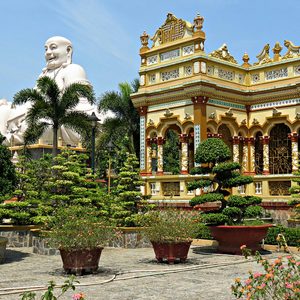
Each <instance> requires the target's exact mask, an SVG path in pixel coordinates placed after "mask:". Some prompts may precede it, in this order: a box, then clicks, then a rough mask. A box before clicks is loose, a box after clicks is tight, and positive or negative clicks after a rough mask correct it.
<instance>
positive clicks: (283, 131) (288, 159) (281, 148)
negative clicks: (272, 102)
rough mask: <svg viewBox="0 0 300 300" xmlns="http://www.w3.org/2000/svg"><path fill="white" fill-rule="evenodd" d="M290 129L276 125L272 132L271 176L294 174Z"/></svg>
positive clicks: (270, 150)
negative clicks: (289, 136)
mask: <svg viewBox="0 0 300 300" xmlns="http://www.w3.org/2000/svg"><path fill="white" fill-rule="evenodd" d="M290 132H291V131H290V129H289V127H288V126H286V125H285V124H283V123H282V124H277V125H275V126H274V127H273V128H272V130H271V132H270V143H269V168H270V173H271V174H290V173H292V147H291V140H290V139H289V138H288V134H289V133H290Z"/></svg>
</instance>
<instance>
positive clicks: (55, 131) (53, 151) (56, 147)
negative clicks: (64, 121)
mask: <svg viewBox="0 0 300 300" xmlns="http://www.w3.org/2000/svg"><path fill="white" fill-rule="evenodd" d="M57 132H58V126H54V125H53V148H52V156H53V157H56V156H57V152H58V142H57Z"/></svg>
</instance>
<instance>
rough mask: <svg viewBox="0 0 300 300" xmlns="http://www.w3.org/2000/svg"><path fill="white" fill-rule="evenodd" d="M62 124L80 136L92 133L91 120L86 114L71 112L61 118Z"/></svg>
mask: <svg viewBox="0 0 300 300" xmlns="http://www.w3.org/2000/svg"><path fill="white" fill-rule="evenodd" d="M60 124H61V125H64V126H66V127H68V128H70V129H73V130H74V131H76V132H77V133H79V134H83V133H86V132H90V131H91V130H92V124H91V122H90V120H89V116H88V115H87V114H86V113H84V112H79V111H70V112H68V113H66V115H65V116H64V117H62V118H61V120H60Z"/></svg>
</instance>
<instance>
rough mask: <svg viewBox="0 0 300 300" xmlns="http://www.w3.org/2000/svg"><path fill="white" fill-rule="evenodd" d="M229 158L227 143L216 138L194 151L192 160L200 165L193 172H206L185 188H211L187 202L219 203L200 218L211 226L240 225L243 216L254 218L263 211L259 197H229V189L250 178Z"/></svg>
mask: <svg viewBox="0 0 300 300" xmlns="http://www.w3.org/2000/svg"><path fill="white" fill-rule="evenodd" d="M230 158H231V153H230V150H229V148H228V146H227V145H226V144H225V143H224V142H223V141H222V140H221V139H218V138H209V139H207V140H205V141H203V142H202V143H201V144H200V145H199V146H198V148H197V150H196V155H195V160H196V162H197V163H199V164H201V167H198V168H195V169H194V171H193V173H194V174H202V175H207V174H209V175H207V176H204V179H200V180H197V181H194V182H191V183H190V184H189V186H188V190H195V189H197V188H205V187H206V188H207V187H210V188H211V189H212V191H211V192H209V193H204V194H202V195H200V196H196V197H194V198H192V199H191V201H190V205H191V206H196V205H198V204H202V203H207V202H219V203H220V207H219V209H218V210H217V211H212V212H208V213H206V214H203V216H202V218H203V221H204V222H205V223H207V224H210V225H221V224H225V223H227V224H228V225H231V224H241V223H242V221H243V219H244V217H249V218H254V217H257V216H262V214H263V208H262V207H261V206H258V204H260V203H261V200H262V199H261V198H260V197H255V196H245V197H242V196H239V195H231V196H229V195H230V193H229V192H228V189H230V188H232V187H238V186H241V185H246V184H249V183H251V182H252V181H253V180H252V177H250V176H245V175H241V174H240V172H239V170H240V168H241V166H240V164H239V163H237V162H231V161H229V159H230ZM228 196H229V197H228Z"/></svg>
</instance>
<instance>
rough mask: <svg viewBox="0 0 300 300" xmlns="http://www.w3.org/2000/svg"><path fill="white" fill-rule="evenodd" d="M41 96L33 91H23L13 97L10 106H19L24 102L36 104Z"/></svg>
mask: <svg viewBox="0 0 300 300" xmlns="http://www.w3.org/2000/svg"><path fill="white" fill-rule="evenodd" d="M42 99H43V97H42V95H41V94H40V93H39V92H38V91H37V90H35V89H23V90H21V91H19V92H17V93H16V94H15V95H14V99H13V103H12V105H21V104H24V103H26V102H33V103H34V102H37V101H40V100H42Z"/></svg>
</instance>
